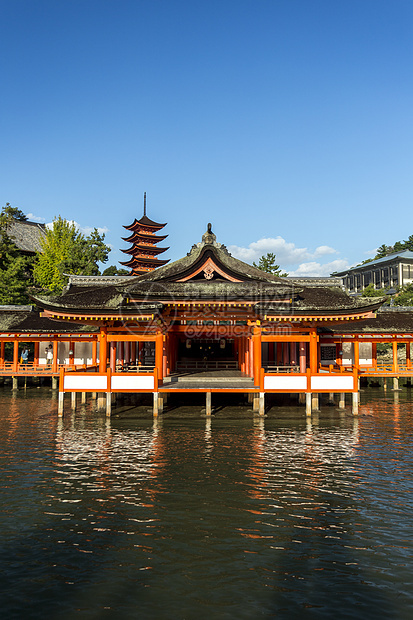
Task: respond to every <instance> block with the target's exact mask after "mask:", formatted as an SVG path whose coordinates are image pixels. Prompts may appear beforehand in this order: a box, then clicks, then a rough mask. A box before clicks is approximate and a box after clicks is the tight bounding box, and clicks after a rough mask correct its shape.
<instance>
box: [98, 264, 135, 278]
mask: <svg viewBox="0 0 413 620" xmlns="http://www.w3.org/2000/svg"><path fill="white" fill-rule="evenodd" d="M128 274H129V271H128V270H127V269H118V268H117V267H116V266H115V265H111V266H110V267H106V269H105V271H103V272H102V276H127V275H128Z"/></svg>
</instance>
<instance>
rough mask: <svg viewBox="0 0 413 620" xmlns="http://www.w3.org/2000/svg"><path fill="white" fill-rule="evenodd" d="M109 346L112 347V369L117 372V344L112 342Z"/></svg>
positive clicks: (110, 355) (110, 356)
mask: <svg viewBox="0 0 413 620" xmlns="http://www.w3.org/2000/svg"><path fill="white" fill-rule="evenodd" d="M109 346H110V353H109V358H110V369H111V371H112V372H116V342H113V340H112V341H111V342H110V345H109Z"/></svg>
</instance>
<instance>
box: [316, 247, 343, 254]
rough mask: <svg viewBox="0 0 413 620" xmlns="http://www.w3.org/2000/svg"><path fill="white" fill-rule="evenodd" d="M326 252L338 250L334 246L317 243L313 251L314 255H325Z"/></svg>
mask: <svg viewBox="0 0 413 620" xmlns="http://www.w3.org/2000/svg"><path fill="white" fill-rule="evenodd" d="M326 254H338V252H337V250H335V249H334V248H330V246H329V245H319V246H318V248H316V249H315V251H314V256H325V255H326Z"/></svg>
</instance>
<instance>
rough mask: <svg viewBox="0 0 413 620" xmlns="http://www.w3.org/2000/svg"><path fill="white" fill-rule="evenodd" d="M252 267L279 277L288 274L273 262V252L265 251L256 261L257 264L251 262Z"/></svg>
mask: <svg viewBox="0 0 413 620" xmlns="http://www.w3.org/2000/svg"><path fill="white" fill-rule="evenodd" d="M252 264H253V265H254V267H256V268H257V269H261V271H266V272H267V273H272V274H273V275H275V276H279V277H280V278H285V277H286V276H288V273H285V272H283V271H282V269H281V267H280V266H279V265H277V264H276V262H275V254H274V253H273V252H267V254H265V255H263V256H261V258H260V260H259V261H258V265H257V264H256V263H255V262H253V263H252Z"/></svg>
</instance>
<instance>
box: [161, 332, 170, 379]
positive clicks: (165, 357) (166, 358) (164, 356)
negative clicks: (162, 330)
mask: <svg viewBox="0 0 413 620" xmlns="http://www.w3.org/2000/svg"><path fill="white" fill-rule="evenodd" d="M168 365H169V338H168V334H166V335H165V339H164V343H163V350H162V371H163V376H164V377H167V376H168V375H169V371H168Z"/></svg>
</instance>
